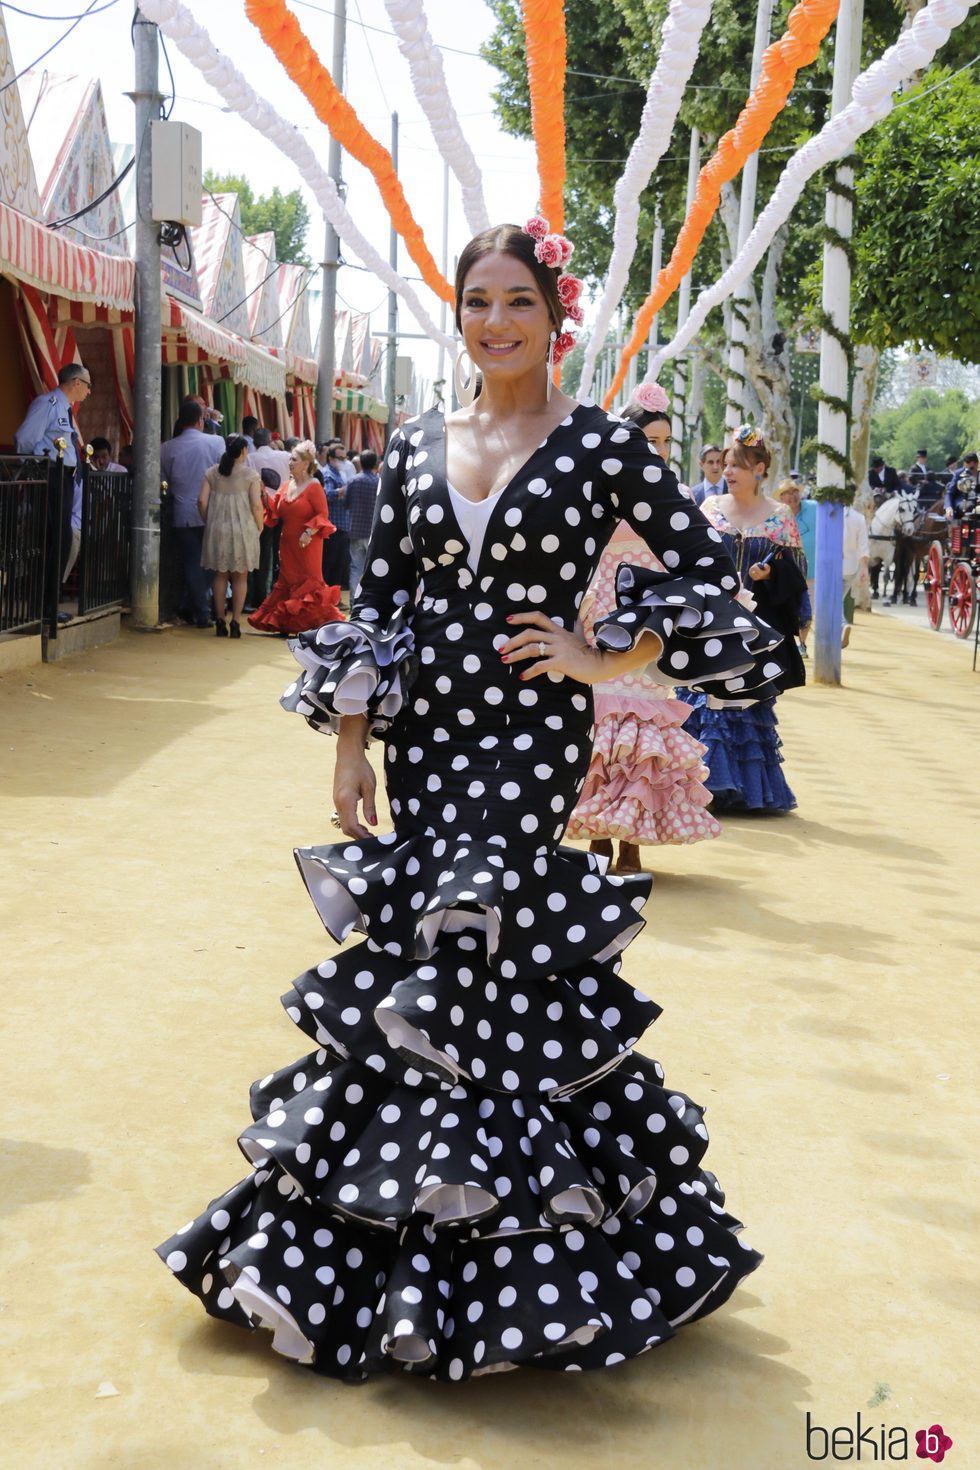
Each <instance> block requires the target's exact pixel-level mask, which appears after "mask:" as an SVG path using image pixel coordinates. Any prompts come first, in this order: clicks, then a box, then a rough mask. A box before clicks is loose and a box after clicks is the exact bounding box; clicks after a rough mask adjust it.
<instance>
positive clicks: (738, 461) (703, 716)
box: [678, 424, 811, 813]
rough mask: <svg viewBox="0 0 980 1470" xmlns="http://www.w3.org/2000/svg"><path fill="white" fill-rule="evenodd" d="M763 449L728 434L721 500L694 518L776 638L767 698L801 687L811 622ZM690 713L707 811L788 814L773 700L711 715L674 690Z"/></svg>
mask: <svg viewBox="0 0 980 1470" xmlns="http://www.w3.org/2000/svg"><path fill="white" fill-rule="evenodd" d="M769 462H770V456H769V450H768V448H767V447H766V444H765V441H764V439H763V437H762V434H761V433H760V431H759V430H758V429H755V428H753V427H752V426H751V425H750V424H743V425H742V426H741V427H740V428H738V429H736V430H735V434H734V439H733V442H732V444H731V445H730V446H729V447H728V448H727V449H726V450H725V454H724V463H725V475H724V478H725V485H726V493H725V494H724V495H710V496H708V497H707V498H706V499H705V501H704V503H703V504H702V506H701V512H702V514H703V515H704V517H705V519H706V520H707V521H708V523H709V524H710V525H711V526H712V527H713V529H714V530H715V531H716V532H717V533H718V534H719V535H720V536H721V538H722V541H723V543H724V546H725V549H726V550H727V551H728V553H729V555H730V556H731V558H732V560H733V561H734V563H735V566H736V568H737V570H738V574H739V577H740V578H741V580H742V583H743V585H744V587H745V588H746V589H747V590H748V591H749V592H750V593H751V594H752V597H753V599H754V601H755V611H756V613H757V614H758V615H759V617H761V618H763V619H764V620H765V621H766V622H767V623H768V624H769V626H770V627H771V628H772V629H773V630H774V631H775V632H777V633H778V634H779V635H780V642H779V644H778V645H777V647H776V649H775V650H774V657H775V658H776V659H777V661H778V662H779V663H781V664H782V665H783V672H782V673H781V674H779V675H777V677H776V678H775V679H774V681H773V682H774V685H775V689H774V694H778V693H782V692H783V691H784V690H786V689H793V688H796V687H798V686H799V685H801V684H803V683H805V681H806V671H805V669H804V666H803V660H802V658H801V657H800V652H799V647H798V639H799V636H800V629H801V628H805V627H806V626H807V625H808V623H809V622H810V621H811V611H810V597H809V594H808V592H807V586H806V579H807V564H806V556H805V555H804V552H803V546H802V543H801V541H800V533H799V531H798V529H797V526H796V521H795V519H794V517H793V515H792V513H791V512H789V510H788V508H787V507H786V506H785V505H783V504H781V503H780V502H779V501H778V500H772V499H770V497H769V496H768V495H766V493H765V491H764V489H763V485H764V483H765V478H766V475H767V473H768V470H769ZM678 693H679V696H680V698H681V699H683V700H684V701H685V702H686V703H688V704H690V705H692V706H693V709H692V711H691V715H690V718H689V719H688V721H687V724H686V725H685V729H686V730H688V731H689V733H690V734H691V735H693V736H694V738H695V740H700V741H701V742H702V743H703V744H704V745H705V746H706V747H707V749H706V751H705V756H704V759H705V763H706V765H707V767H708V778H707V780H706V782H705V785H706V786H707V788H708V790H709V791H710V792H711V795H712V803H711V809H712V811H715V812H718V811H731V812H760V813H779V812H788V811H792V809H793V808H794V807H795V806H796V797H795V796H794V795H793V793H792V791H791V790H790V788H789V786H788V784H787V782H786V777H785V776H784V775H783V757H782V755H781V753H780V752H781V749H782V741H781V740H780V738H779V733H778V725H777V720H776V708H775V699H774V698H771V699H765V700H761V701H760V702H759V703H757V704H754V705H752V706H750V707H749V708H746V709H718V708H714V707H713V705H712V701H711V700H710V699H709V698H708V697H707V696H706V695H705V694H704V693H698V692H696V691H695V690H693V689H688V690H679V691H678Z"/></svg>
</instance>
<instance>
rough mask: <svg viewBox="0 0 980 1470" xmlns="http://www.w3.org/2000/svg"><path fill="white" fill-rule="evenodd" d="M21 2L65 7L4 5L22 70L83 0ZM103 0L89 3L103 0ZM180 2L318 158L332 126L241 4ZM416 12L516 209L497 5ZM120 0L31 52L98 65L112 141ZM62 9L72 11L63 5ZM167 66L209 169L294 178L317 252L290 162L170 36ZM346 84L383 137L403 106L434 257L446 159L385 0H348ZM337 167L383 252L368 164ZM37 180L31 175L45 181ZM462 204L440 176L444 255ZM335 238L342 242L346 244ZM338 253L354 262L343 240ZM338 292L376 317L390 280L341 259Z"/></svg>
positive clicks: (101, 0)
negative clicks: (423, 16)
mask: <svg viewBox="0 0 980 1470" xmlns="http://www.w3.org/2000/svg"><path fill="white" fill-rule="evenodd" d="M18 4H19V6H20V8H21V9H22V10H30V11H33V12H35V13H36V14H37V15H41V14H44V15H50V16H58V17H61V19H60V20H38V19H32V18H29V17H27V16H24V15H20V14H18V13H16V12H15V11H14V10H12V9H11V8H10V7H9V6H7V5H3V6H2V8H3V12H4V17H5V20H6V25H7V35H8V38H9V41H10V47H11V52H12V55H13V61H14V65H15V67H16V69H17V71H18V72H20V71H24V70H26V69H27V68H28V67H30V66H31V64H32V63H33V62H34V61H35V60H36V59H37V58H38V57H40V56H41V53H42V52H44V51H45V50H46V49H47V47H48V46H50V45H51V44H52V42H55V41H57V40H58V38H59V37H60V36H61V35H62V34H63V33H64V32H65V31H66V30H67V28H68V25H69V24H70V18H71V17H74V16H75V15H77V14H79V12H81V11H83V10H84V9H85V8H86V0H18ZM100 5H101V6H104V7H105V8H103V9H101V10H100V9H99V6H100ZM187 8H188V9H189V10H190V11H191V13H192V14H193V15H194V17H195V19H196V20H197V21H198V23H199V24H200V25H202V26H204V27H205V28H206V29H207V30H208V31H209V33H210V35H211V39H212V41H214V43H215V44H216V45H217V46H218V47H219V49H225V51H226V54H227V55H228V56H229V57H230V59H231V61H232V62H233V63H234V65H235V66H236V67H237V68H238V70H239V71H240V72H241V73H242V74H243V75H244V77H245V79H246V80H247V81H248V82H249V83H250V84H251V86H253V87H254V88H255V90H256V91H258V92H260V93H264V95H265V96H266V97H267V98H268V100H269V101H270V102H271V103H272V104H273V106H274V107H275V108H276V109H277V110H278V111H279V112H280V113H282V115H283V116H284V117H286V118H287V119H288V120H289V121H291V122H294V123H295V124H296V125H297V126H298V127H300V128H301V129H302V130H303V131H304V133H305V134H306V136H307V138H308V140H309V141H310V143H311V145H312V147H313V148H314V151H315V152H317V154H318V155H319V157H320V158H321V161H322V163H323V166H324V167H326V163H327V148H328V135H327V132H326V129H325V128H324V127H323V125H322V123H320V122H319V121H318V119H317V118H316V116H315V115H314V113H313V110H312V108H311V107H310V105H309V103H307V101H306V99H305V98H304V97H303V95H302V93H301V92H300V91H299V89H298V87H296V86H295V84H294V83H293V82H292V81H291V80H290V77H289V75H288V73H287V72H286V70H285V69H284V67H283V66H282V65H281V64H280V62H279V61H278V59H277V58H276V56H275V55H274V54H273V53H272V52H271V51H270V50H269V49H268V47H267V46H266V45H265V44H264V42H263V41H262V38H261V36H260V35H259V33H258V31H257V30H256V29H255V28H254V26H252V25H251V23H250V22H249V21H248V20H247V19H246V17H245V6H244V0H189V3H188V5H187ZM291 8H293V9H294V13H295V14H296V16H297V18H298V19H299V20H300V23H301V24H302V26H303V28H304V30H305V32H306V34H307V36H308V37H309V39H310V41H311V43H312V44H313V46H314V47H315V48H316V50H317V52H318V54H319V56H320V58H321V60H322V61H323V62H324V64H325V65H327V66H329V64H330V58H331V56H332V53H333V26H334V21H333V6H332V5H331V4H330V0H323V3H320V4H311V3H302V0H291ZM426 13H427V16H428V22H429V30H430V32H431V35H432V37H433V40H434V41H435V42H436V43H437V44H438V45H439V46H440V47H441V48H442V56H443V65H444V67H445V72H446V78H447V82H448V86H449V91H450V95H451V97H452V99H453V103H454V105H455V107H456V110H457V113H458V116H459V118H460V122H461V124H462V127H463V130H464V132H465V134H466V137H467V139H468V141H469V143H470V146H471V148H472V149H473V152H474V154H475V155H476V158H477V161H478V163H479V165H480V167H481V169H482V171H483V186H484V192H485V195H486V200H487V209H488V212H489V215H490V218H491V220H505V219H517V220H522V219H524V218H526V217H527V215H528V214H530V213H531V212H532V211H533V209H534V206H535V204H536V200H537V192H538V183H537V171H536V167H535V160H534V150H533V147H532V145H531V144H530V143H527V142H522V141H519V140H517V139H514V138H511V137H508V136H507V134H505V133H504V132H503V131H502V130H501V128H500V125H499V123H498V121H497V119H496V117H495V116H494V111H493V102H492V99H491V95H490V94H491V91H492V89H493V87H494V86H495V85H496V82H497V79H498V74H497V72H496V71H495V70H494V68H493V67H491V66H489V65H488V64H487V63H486V62H485V61H483V60H482V59H481V58H480V57H479V55H478V54H477V53H478V51H479V47H480V45H481V43H482V42H483V41H485V40H486V39H487V38H488V37H489V35H490V33H491V31H492V29H493V16H492V15H491V12H490V10H489V9H488V7H487V6H486V5H484V4H482V3H480V0H427V5H426ZM132 14H133V9H132V4H131V3H130V0H109V3H108V4H107V3H106V0H96V11H95V12H94V13H92V14H91V15H89V16H86V18H85V19H84V20H82V21H81V22H80V24H79V25H78V26H77V27H76V28H75V29H74V30H73V31H72V33H71V35H70V36H68V37H67V39H65V40H64V41H63V42H62V43H61V44H59V45H58V46H57V47H56V48H55V50H54V51H52V53H51V55H50V56H48V57H47V58H46V59H45V60H44V61H43V62H41V65H42V66H44V67H46V68H48V69H49V70H50V71H51V72H58V73H69V74H70V73H76V74H81V75H85V76H93V77H99V78H100V80H101V82H102V91H103V96H104V98H105V106H106V113H107V117H108V123H109V132H110V135H111V137H112V140H113V141H114V142H126V141H130V140H131V139H132V137H133V131H134V128H133V105H132V103H131V101H130V100H129V98H128V97H127V96H126V95H125V94H126V92H127V91H130V90H131V89H132V87H133V51H132V47H131V44H130V22H131V20H132ZM66 17H67V18H68V19H66ZM167 51H168V54H169V57H170V62H171V65H172V67H173V74H174V84H175V91H176V103H175V106H174V111H173V116H174V118H175V119H180V120H182V121H185V122H188V123H191V124H192V125H193V126H194V127H196V128H198V129H200V131H201V133H202V135H203V162H204V167H205V169H208V168H211V169H214V170H215V171H217V172H219V173H223V172H233V173H244V174H245V175H246V176H247V177H248V179H249V181H250V182H251V184H252V186H253V188H254V190H255V192H256V193H259V194H266V193H268V192H269V191H270V190H271V189H272V188H273V187H274V186H275V185H277V184H278V186H279V187H280V189H282V190H283V191H284V192H288V191H289V190H291V189H294V188H300V189H302V191H303V194H304V197H305V198H306V202H307V205H308V207H309V210H310V215H311V218H312V221H313V224H312V226H311V230H310V235H309V240H308V246H307V248H308V251H309V254H310V257H311V259H312V260H319V259H321V258H322V252H323V238H324V228H323V217H322V215H321V214H320V212H319V210H318V207H317V205H316V202H315V200H314V198H313V195H312V193H311V192H310V191H309V190H308V189H307V188H306V186H305V185H304V184H303V182H302V180H301V179H300V177H299V175H298V174H297V173H296V170H295V168H294V165H293V164H292V163H291V162H290V160H289V159H287V158H286V157H285V156H284V155H282V154H281V153H280V152H279V151H278V150H277V149H276V148H275V147H274V146H273V145H272V144H271V143H270V142H268V141H267V140H266V139H265V138H263V137H262V136H261V135H260V134H259V133H257V132H256V131H255V129H254V128H252V127H250V126H249V125H248V124H247V123H246V122H244V121H243V120H242V119H240V118H238V117H237V116H235V115H234V114H229V113H228V112H226V111H224V110H223V106H224V104H223V99H222V98H221V97H220V96H219V95H218V94H217V93H216V92H214V91H213V90H212V89H211V88H210V87H209V86H208V84H207V83H206V82H205V80H204V78H203V76H202V75H201V74H200V73H199V72H198V71H197V70H196V68H195V67H193V66H192V65H191V64H190V62H188V61H186V60H185V59H184V57H183V56H182V54H181V53H180V51H178V49H177V47H176V45H174V44H173V43H172V42H168V43H167ZM345 73H346V75H345V88H344V90H345V92H346V95H347V96H348V98H349V100H350V101H351V103H352V104H353V106H354V107H355V108H356V110H357V113H358V116H359V117H360V119H361V121H362V122H363V123H364V125H365V127H367V128H368V130H369V131H370V132H371V133H373V134H374V136H375V137H377V138H378V139H379V140H381V141H382V142H383V143H384V144H385V146H386V147H387V146H388V144H389V142H390V136H391V114H392V112H393V111H397V112H398V115H399V135H400V136H399V175H400V177H401V181H402V186H403V188H404V190H405V193H406V196H407V198H408V201H409V204H410V205H411V207H412V210H413V212H414V214H415V217H416V219H417V220H418V222H419V224H420V225H421V226H422V229H423V232H424V234H425V237H426V241H427V243H428V245H429V248H430V250H431V251H432V253H433V255H434V256H435V258H436V260H437V261H439V262H440V263H441V251H442V194H443V161H442V157H441V155H440V153H439V150H438V148H437V147H436V144H435V142H434V141H433V138H432V135H431V133H430V131H429V126H428V123H427V122H426V120H425V117H424V114H423V113H422V110H421V108H420V107H419V104H418V102H417V101H416V99H415V94H414V92H413V90H412V84H411V79H410V76H409V70H408V63H407V62H406V61H405V59H404V58H403V57H402V55H401V53H400V51H399V50H398V43H397V41H396V39H395V37H394V35H393V34H392V31H391V25H390V22H389V20H388V16H387V12H386V10H385V7H384V5H383V3H382V0H348V6H347V51H346V66H345ZM168 87H169V77H168V75H167V68H166V65H165V63H164V62H163V59H162V57H161V64H160V90H161V91H166V90H167V89H168ZM343 175H344V179H345V182H346V183H347V188H348V194H347V203H348V207H349V209H350V211H351V213H352V214H353V216H354V218H355V220H356V222H357V224H358V226H359V228H360V229H361V230H362V231H363V232H364V234H365V235H366V236H367V237H368V238H369V239H370V240H371V241H372V243H373V244H374V246H375V248H376V249H377V250H379V252H380V253H381V254H382V255H383V256H385V258H387V255H388V239H389V220H388V215H387V212H386V211H385V209H384V206H383V205H382V203H381V200H380V197H379V195H378V191H377V188H376V186H375V184H374V181H373V179H372V177H371V175H370V173H368V171H367V170H365V169H364V168H362V167H361V165H360V164H358V163H356V162H355V161H354V160H353V159H351V158H350V157H349V156H348V155H346V154H345V155H344V161H343ZM43 182H44V181H43V180H39V184H40V185H42V186H43ZM469 233H470V232H469V230H468V229H467V226H466V221H465V218H464V216H463V211H462V204H461V198H460V190H459V185H458V183H457V182H456V180H455V178H454V177H453V176H452V175H451V176H450V193H449V260H450V272H451V270H452V260H453V256H454V255H455V254H457V253H458V252H459V250H460V249H461V248H462V246H463V245H464V244H465V242H466V240H467V239H468V238H469ZM342 249H343V247H342ZM345 258H347V259H350V260H351V261H352V262H353V261H354V260H356V257H351V255H350V252H349V251H345ZM399 270H400V271H401V272H402V273H403V274H404V275H406V276H409V277H413V276H417V275H418V271H417V270H416V267H415V265H414V262H412V260H411V259H410V258H409V256H408V253H407V251H406V250H405V247H404V244H402V243H400V247H399ZM414 284H415V285H416V289H417V290H418V292H419V294H420V296H421V298H422V300H423V301H424V302H425V304H426V307H427V309H428V310H429V312H430V315H431V316H432V317H433V318H434V320H436V321H438V319H439V315H438V314H439V303H438V302H437V301H436V300H435V298H434V297H433V295H432V294H431V293H430V292H429V291H428V290H427V288H426V287H425V286H423V285H421V283H419V282H415V283H414ZM338 292H339V298H340V301H339V303H338V304H340V303H342V304H345V305H348V306H350V307H352V308H354V309H355V310H357V311H366V312H369V313H371V314H372V329H373V330H375V331H381V330H384V329H385V328H386V324H387V288H386V287H385V286H384V285H383V284H382V283H381V282H380V281H379V280H377V278H376V277H374V276H373V275H370V274H368V273H366V272H365V271H364V270H357V269H353V268H351V266H350V265H348V266H345V267H344V268H342V269H341V271H340V273H339V278H338ZM399 327H400V329H402V330H404V331H406V332H412V331H418V330H419V328H418V327H417V325H416V323H415V321H414V319H413V318H412V317H411V315H410V314H409V312H408V311H407V309H405V308H404V307H402V308H401V309H400V312H399ZM401 351H403V352H405V353H409V354H411V355H413V356H415V357H416V359H417V361H418V365H419V368H420V370H421V372H422V373H423V375H424V376H426V377H432V376H434V373H435V349H434V348H431V347H430V346H429V345H428V344H425V343H419V342H414V341H412V342H406V343H405V344H404V345H403V346H402V348H401Z"/></svg>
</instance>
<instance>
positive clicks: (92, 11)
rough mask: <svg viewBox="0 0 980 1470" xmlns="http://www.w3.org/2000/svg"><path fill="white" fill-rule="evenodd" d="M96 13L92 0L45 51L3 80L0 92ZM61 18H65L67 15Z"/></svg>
mask: <svg viewBox="0 0 980 1470" xmlns="http://www.w3.org/2000/svg"><path fill="white" fill-rule="evenodd" d="M116 3H117V0H108V4H106V5H102V6H100V7H99V9H100V10H108V9H109V8H110V6H112V5H115V4H116ZM98 13H99V11H98V10H96V0H92V3H91V4H90V5H89V6H88V8H87V9H86V10H83V11H82V13H81V14H80V15H77V16H76V17H75V19H74V20H73V21H72V24H71V25H70V26H69V27H68V29H67V31H64V32H62V34H61V35H60V36H59V37H58V39H57V41H52V43H51V45H50V46H49V47H48V49H47V50H46V51H42V52H41V54H40V56H36V57H35V58H34V60H33V61H32V62H31V64H30V66H25V67H22V68H21V70H20V71H19V72H17V73H15V75H14V76H12V77H11V78H10V80H9V82H4V84H3V86H2V87H0V94H2V93H4V92H6V90H7V88H8V87H12V86H13V85H14V83H15V82H18V81H20V79H21V77H22V76H25V75H26V73H27V72H29V71H33V69H34V67H36V66H38V65H39V64H40V63H41V62H42V61H44V59H45V57H48V56H50V55H51V53H52V51H55V50H57V48H58V47H59V46H60V45H61V43H62V41H67V39H68V37H69V36H70V35H71V33H72V31H73V30H74V29H75V28H76V26H79V25H81V23H82V21H83V20H85V19H86V17H87V16H89V15H97V14H98ZM37 18H38V17H35V19H37ZM63 18H64V19H67V17H63Z"/></svg>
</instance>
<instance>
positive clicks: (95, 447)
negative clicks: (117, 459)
mask: <svg viewBox="0 0 980 1470" xmlns="http://www.w3.org/2000/svg"><path fill="white" fill-rule="evenodd" d="M91 443H92V453H93V454H98V452H99V450H100V449H106V450H108V452H109V453H110V454H111V453H112V445H111V444H110V443H109V441H108V439H93V440H92V441H91Z"/></svg>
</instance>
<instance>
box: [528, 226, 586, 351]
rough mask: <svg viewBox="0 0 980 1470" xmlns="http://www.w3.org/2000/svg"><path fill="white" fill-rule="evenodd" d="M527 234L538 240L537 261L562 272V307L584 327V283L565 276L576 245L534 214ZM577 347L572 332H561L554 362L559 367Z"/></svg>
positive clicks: (578, 325)
mask: <svg viewBox="0 0 980 1470" xmlns="http://www.w3.org/2000/svg"><path fill="white" fill-rule="evenodd" d="M524 233H525V235H530V237H531V239H532V240H533V241H534V258H535V260H538V261H540V263H541V264H542V265H547V266H551V267H552V269H553V270H557V271H561V272H562V274H561V275H560V276H559V277H558V299H559V301H560V302H561V304H562V308H563V310H564V312H565V318H566V320H567V321H570V322H572V323H573V324H574V325H575V326H576V327H580V326H581V325H582V323H583V321H584V320H585V313H584V312H583V310H582V308H581V306H580V305H579V297H580V296H581V295H582V282H581V281H580V280H579V279H578V277H577V276H570V275H567V274H565V266H566V265H567V264H568V262H569V261H570V260H571V258H572V254H573V252H574V248H575V247H574V246H573V245H572V243H571V241H570V240H566V238H565V236H564V235H553V234H552V233H551V231H550V229H549V227H548V221H547V220H546V219H543V218H542V216H541V215H539V214H535V215H532V216H531V218H530V219H529V220H528V222H527V224H526V225H525V226H524ZM574 346H575V338H574V336H573V335H572V333H571V332H561V333H559V335H558V338H557V340H556V341H555V344H554V346H553V348H552V361H553V362H554V363H555V364H556V365H557V364H558V363H559V362H561V360H562V358H563V357H564V356H565V354H566V353H567V352H568V351H569V350H570V349H571V348H572V347H574Z"/></svg>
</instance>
